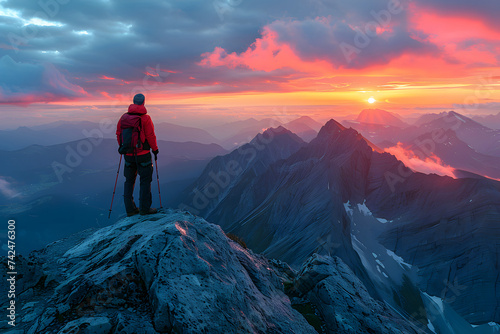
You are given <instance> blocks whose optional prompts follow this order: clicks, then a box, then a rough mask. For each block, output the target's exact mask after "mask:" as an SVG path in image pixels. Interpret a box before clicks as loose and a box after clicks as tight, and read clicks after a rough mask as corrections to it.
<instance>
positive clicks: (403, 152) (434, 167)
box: [385, 143, 456, 178]
mask: <svg viewBox="0 0 500 334" xmlns="http://www.w3.org/2000/svg"><path fill="white" fill-rule="evenodd" d="M385 152H387V153H390V154H392V155H394V156H395V157H396V158H397V159H398V160H400V161H401V162H403V163H404V164H405V165H406V167H408V168H410V169H412V170H414V171H417V172H421V173H425V174H437V175H441V176H444V175H447V176H450V177H452V178H456V177H455V174H454V173H453V172H454V170H455V169H454V168H453V167H451V166H448V165H446V164H444V163H443V162H442V161H441V159H440V158H439V157H437V156H436V155H434V154H432V155H431V156H429V157H426V158H425V160H422V159H420V158H419V157H418V156H417V155H416V154H415V153H414V152H413V151H412V150H409V149H406V148H404V147H403V145H402V144H401V143H398V144H397V145H396V146H393V147H389V148H386V149H385Z"/></svg>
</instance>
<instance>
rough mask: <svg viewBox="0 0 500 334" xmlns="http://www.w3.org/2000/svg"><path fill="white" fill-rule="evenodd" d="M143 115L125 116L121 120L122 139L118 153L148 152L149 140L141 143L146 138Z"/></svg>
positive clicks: (128, 114)
mask: <svg viewBox="0 0 500 334" xmlns="http://www.w3.org/2000/svg"><path fill="white" fill-rule="evenodd" d="M141 116H142V114H131V113H125V114H123V116H122V118H121V120H120V128H121V130H122V135H121V137H120V147H119V148H118V153H120V154H127V153H136V152H137V150H138V149H139V150H140V149H143V150H148V149H150V146H149V144H148V141H147V140H144V142H142V141H141V137H142V138H144V137H145V136H144V131H143V129H142V117H141Z"/></svg>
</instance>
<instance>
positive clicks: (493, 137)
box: [419, 111, 500, 156]
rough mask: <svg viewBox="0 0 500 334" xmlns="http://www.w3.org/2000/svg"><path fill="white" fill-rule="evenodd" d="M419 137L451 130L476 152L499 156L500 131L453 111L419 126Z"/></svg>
mask: <svg viewBox="0 0 500 334" xmlns="http://www.w3.org/2000/svg"><path fill="white" fill-rule="evenodd" d="M419 129H420V133H419V134H420V135H422V134H425V133H429V132H432V131H439V130H440V129H445V130H450V129H451V130H453V131H455V133H456V134H457V136H458V138H459V139H461V140H462V141H464V142H465V143H467V144H468V145H470V146H472V147H473V148H474V149H475V150H476V151H477V152H479V153H483V154H486V155H493V156H500V130H493V129H490V128H488V127H486V126H484V125H481V124H479V123H477V122H475V121H473V120H472V119H470V118H468V117H466V116H463V115H460V114H459V113H456V112H454V111H450V112H448V113H447V114H446V115H445V116H442V117H439V118H437V119H434V120H433V121H431V122H428V123H425V124H423V125H421V126H420V128H419Z"/></svg>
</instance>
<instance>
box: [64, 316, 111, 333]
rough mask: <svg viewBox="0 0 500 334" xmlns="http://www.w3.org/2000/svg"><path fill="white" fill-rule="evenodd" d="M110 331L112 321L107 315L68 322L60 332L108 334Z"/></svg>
mask: <svg viewBox="0 0 500 334" xmlns="http://www.w3.org/2000/svg"><path fill="white" fill-rule="evenodd" d="M110 331H111V323H110V322H109V319H108V318H107V317H88V318H79V319H76V320H73V321H71V322H69V323H67V324H66V326H64V327H63V328H62V329H61V330H60V331H59V333H58V334H74V333H78V334H108V333H109V332H110Z"/></svg>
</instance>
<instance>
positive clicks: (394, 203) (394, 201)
mask: <svg viewBox="0 0 500 334" xmlns="http://www.w3.org/2000/svg"><path fill="white" fill-rule="evenodd" d="M255 164H256V165H259V163H258V162H256V163H255ZM262 169H263V170H264V171H263V172H261V173H259V174H255V173H254V174H252V175H251V177H245V178H239V179H237V180H236V181H234V183H233V184H232V186H231V189H230V191H227V192H224V193H222V194H219V195H220V196H218V197H217V198H216V199H214V200H213V201H212V202H211V203H210V209H209V210H206V211H202V212H201V214H202V215H206V217H207V218H208V219H209V220H210V221H213V222H217V223H218V224H220V225H221V226H222V227H223V228H224V229H225V230H226V231H229V232H232V233H235V234H237V235H239V236H242V237H243V238H244V239H245V240H246V242H247V244H248V245H249V246H250V247H252V249H255V250H256V251H258V252H263V253H264V254H266V255H267V256H269V257H276V258H279V259H282V260H285V261H287V262H289V263H290V264H291V265H294V266H296V265H299V264H300V263H302V261H304V260H305V259H306V258H307V257H308V256H309V255H310V254H312V253H314V252H317V251H320V252H323V253H327V254H333V255H336V256H339V257H340V258H341V259H342V260H343V261H344V262H346V263H347V264H348V265H349V267H351V268H352V269H353V271H354V272H355V273H356V275H357V276H358V277H359V278H360V279H361V280H362V281H363V282H364V283H365V285H366V287H367V289H368V290H369V291H370V293H374V294H375V295H376V294H377V292H376V290H377V289H375V287H374V285H373V283H371V279H370V278H369V275H368V273H367V272H366V269H365V266H364V264H362V262H363V261H362V259H361V258H360V256H359V253H358V252H357V251H355V249H354V248H355V247H354V245H355V244H356V241H355V240H354V239H353V238H352V237H351V233H352V229H353V228H355V224H356V221H355V220H353V218H352V217H351V215H350V214H349V211H348V206H349V205H351V206H354V205H358V206H361V207H364V208H365V209H364V210H365V211H367V210H369V211H371V213H373V216H374V217H377V218H380V219H382V220H384V221H386V222H387V221H390V222H391V223H390V224H389V223H388V224H387V225H386V226H385V227H384V228H383V229H381V230H380V231H374V233H377V235H376V236H374V237H373V238H375V240H379V241H380V243H381V247H385V248H387V250H388V251H390V252H393V253H394V254H397V255H398V256H399V257H401V258H402V259H403V260H404V261H406V262H407V263H409V264H414V265H415V266H417V267H418V268H420V271H419V274H420V277H419V280H418V281H419V282H418V286H419V287H420V288H421V289H422V290H423V291H426V292H428V293H429V294H431V295H433V296H438V295H440V294H441V292H442V291H447V292H446V293H449V294H451V293H452V292H450V291H448V290H446V287H447V284H448V282H450V281H451V282H455V281H457V282H459V284H462V283H463V284H465V285H467V286H468V289H467V291H464V292H461V293H460V295H458V296H454V297H455V298H453V299H452V302H451V305H452V307H453V308H454V309H455V310H456V311H457V312H458V313H459V314H460V315H462V316H463V317H465V319H466V320H468V321H470V322H472V323H475V324H480V323H484V322H489V321H496V322H499V320H500V313H499V312H500V308H499V307H498V305H497V304H496V298H497V297H496V296H497V292H496V290H495V286H496V282H497V281H498V265H497V261H498V256H497V255H498V252H496V251H495V249H496V246H495V238H494V235H498V233H499V232H500V231H499V228H500V227H499V226H498V224H496V223H495V221H499V220H500V209H499V208H500V183H498V182H496V181H491V180H486V179H483V180H478V179H476V180H474V179H470V178H468V179H459V180H455V179H451V178H449V177H440V176H437V175H424V174H421V173H413V172H411V171H410V170H408V169H407V168H406V167H405V166H404V164H403V163H401V162H400V161H398V160H397V159H396V158H395V157H394V156H392V155H390V154H388V153H379V152H376V151H374V150H373V149H372V147H371V146H370V144H369V142H368V141H367V140H366V139H365V138H364V137H363V136H361V135H360V134H359V133H357V132H356V131H355V130H353V129H346V128H344V127H343V126H342V125H340V124H338V123H337V122H335V121H333V120H331V121H329V122H328V123H327V124H325V126H324V127H323V128H322V129H321V130H320V132H319V134H318V137H317V138H316V139H314V140H313V141H311V142H310V143H309V144H306V145H304V146H303V147H301V148H300V149H299V150H298V151H297V152H295V153H294V154H292V155H290V157H288V158H285V159H283V160H276V161H275V162H274V163H272V164H269V163H263V164H262ZM217 171H218V170H217V169H215V170H213V172H214V173H217ZM202 179H204V180H208V179H209V176H208V175H206V172H205V173H204V174H202V176H201V178H200V179H199V180H202ZM205 182H206V181H203V182H201V183H200V184H199V186H203V184H206V183H205ZM349 210H350V209H349ZM422 226H425V228H422ZM454 226H455V228H456V231H454V230H452V229H453V227H454ZM436 231H439V233H436ZM379 241H377V242H379ZM325 245H326V246H325ZM470 247H473V249H474V256H473V257H471V256H470V255H469V254H470V252H471V251H470ZM442 249H446V251H442V252H440V251H436V250H442ZM471 272H474V275H471V274H470V273H471ZM480 277H481V278H482V279H484V281H485V282H487V283H485V284H483V285H478V284H475V283H474V282H475V281H476V280H477V279H479V278H480ZM479 310H480V311H479Z"/></svg>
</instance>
